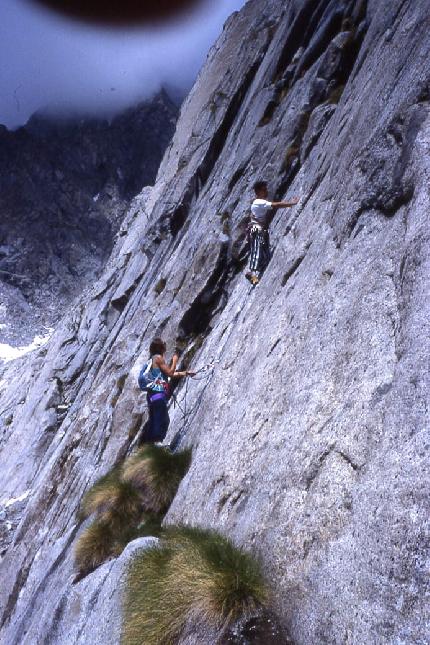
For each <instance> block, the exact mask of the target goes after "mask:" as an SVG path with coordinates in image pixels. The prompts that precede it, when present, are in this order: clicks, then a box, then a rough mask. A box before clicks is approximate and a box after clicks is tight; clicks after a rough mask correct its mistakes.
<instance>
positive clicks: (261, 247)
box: [245, 181, 299, 287]
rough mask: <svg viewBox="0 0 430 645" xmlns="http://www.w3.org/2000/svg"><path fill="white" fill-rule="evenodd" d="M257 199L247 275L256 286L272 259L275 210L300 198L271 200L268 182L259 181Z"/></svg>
mask: <svg viewBox="0 0 430 645" xmlns="http://www.w3.org/2000/svg"><path fill="white" fill-rule="evenodd" d="M254 192H255V199H254V201H253V202H252V206H251V221H250V223H249V228H248V236H249V245H250V255H249V271H247V272H246V273H245V277H246V278H247V279H248V280H249V281H250V283H251V284H252V285H253V286H254V287H255V286H256V285H257V284H258V283H259V282H260V278H261V275H262V273H263V271H264V269H265V268H266V266H267V264H268V263H269V260H270V245H269V225H270V223H271V221H272V219H273V216H274V211H275V210H278V209H280V208H289V207H290V206H295V205H296V204H297V203H298V202H299V199H298V198H297V197H294V198H293V199H291V200H290V201H287V202H269V201H267V197H268V195H269V192H268V189H267V182H265V181H257V182H255V184H254Z"/></svg>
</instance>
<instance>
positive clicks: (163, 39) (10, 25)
mask: <svg viewBox="0 0 430 645" xmlns="http://www.w3.org/2000/svg"><path fill="white" fill-rule="evenodd" d="M244 2H245V0H217V2H213V1H212V0H205V1H204V2H202V4H201V5H200V7H199V8H198V9H196V10H194V11H193V12H191V13H189V14H188V15H186V16H185V17H183V18H181V20H180V21H176V22H174V23H170V24H168V25H165V26H163V27H152V28H149V27H146V28H139V29H124V28H123V29H121V30H112V29H107V28H101V27H93V26H87V25H82V24H80V23H76V22H73V21H69V20H66V19H64V18H61V17H58V16H56V15H52V14H51V13H49V12H47V11H46V10H44V9H41V8H39V7H35V6H34V5H31V4H29V3H28V2H26V1H25V0H0V16H1V21H0V123H4V124H6V125H7V126H8V127H15V126H17V125H19V124H22V123H25V122H26V121H27V119H28V118H29V116H30V115H31V114H32V113H33V112H35V111H36V110H37V109H39V108H41V107H45V106H47V105H56V106H58V107H60V106H65V107H67V108H72V109H74V108H78V109H81V110H87V111H100V110H104V111H112V110H118V109H121V108H123V107H126V106H127V105H130V104H132V103H133V102H136V101H137V100H140V99H142V98H145V97H147V96H150V95H151V94H152V93H154V92H155V91H156V90H157V89H158V88H159V87H160V85H161V84H163V83H168V84H172V85H175V86H178V87H180V88H182V89H184V90H188V89H189V88H190V86H191V85H192V83H193V81H194V79H195V77H196V75H197V72H198V70H199V69H200V67H201V65H202V63H203V61H204V58H205V56H206V53H207V51H208V49H209V47H210V46H211V44H212V43H213V42H214V41H215V39H216V37H217V36H218V34H219V33H220V31H221V28H222V25H223V23H224V21H225V20H226V18H227V17H228V16H229V15H230V14H231V13H232V11H235V10H236V9H239V8H240V7H241V6H242V5H243V4H244Z"/></svg>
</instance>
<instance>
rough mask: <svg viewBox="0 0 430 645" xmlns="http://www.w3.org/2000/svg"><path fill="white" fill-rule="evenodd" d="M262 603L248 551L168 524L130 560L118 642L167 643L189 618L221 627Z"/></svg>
mask: <svg viewBox="0 0 430 645" xmlns="http://www.w3.org/2000/svg"><path fill="white" fill-rule="evenodd" d="M267 601H268V590H267V586H266V583H265V581H264V579H263V576H262V573H261V571H260V567H259V564H258V563H257V562H256V560H255V559H254V558H253V557H252V556H251V555H249V554H248V553H245V552H244V551H243V550H242V549H239V548H237V547H235V546H234V545H233V544H232V543H231V542H230V541H229V540H227V539H226V538H225V537H223V536H222V535H220V534H218V533H216V532H214V531H207V530H202V529H197V528H189V527H176V528H169V529H166V530H165V532H164V533H163V535H162V538H161V542H160V545H159V546H157V547H153V548H151V549H148V550H146V551H144V552H143V553H142V554H141V555H139V556H138V557H137V558H136V559H135V560H133V562H132V565H131V567H130V570H129V575H128V581H127V596H126V601H125V621H124V628H123V635H122V645H138V644H139V645H140V644H141V643H145V645H173V643H175V642H176V641H177V638H178V636H179V635H180V634H181V632H182V631H183V629H184V627H185V625H186V624H187V622H188V621H189V620H191V619H192V620H193V621H197V622H200V621H203V622H205V623H208V624H210V625H213V626H215V627H220V628H221V627H223V626H225V625H228V624H229V623H230V622H232V621H234V620H236V619H238V618H243V617H248V616H250V615H251V614H252V613H253V612H255V611H256V610H257V609H258V608H259V607H261V606H264V605H266V604H267Z"/></svg>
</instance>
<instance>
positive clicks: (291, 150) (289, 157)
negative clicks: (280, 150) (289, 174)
mask: <svg viewBox="0 0 430 645" xmlns="http://www.w3.org/2000/svg"><path fill="white" fill-rule="evenodd" d="M299 152H300V147H299V146H297V145H294V144H291V145H290V146H288V148H287V152H286V153H285V157H284V163H283V165H282V167H283V169H284V170H287V169H288V168H289V167H290V165H291V163H292V162H293V160H294V159H296V158H297V157H298V156H299Z"/></svg>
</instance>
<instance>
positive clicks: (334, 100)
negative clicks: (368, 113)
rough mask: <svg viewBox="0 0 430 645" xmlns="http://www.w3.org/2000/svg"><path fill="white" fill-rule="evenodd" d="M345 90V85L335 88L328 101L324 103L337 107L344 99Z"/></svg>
mask: <svg viewBox="0 0 430 645" xmlns="http://www.w3.org/2000/svg"><path fill="white" fill-rule="evenodd" d="M344 89H345V85H338V86H337V87H335V88H334V89H333V90H332V91H331V92H330V94H329V96H328V98H327V100H326V101H324V103H325V104H334V105H337V104H338V103H339V101H340V99H341V98H342V94H343V91H344Z"/></svg>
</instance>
